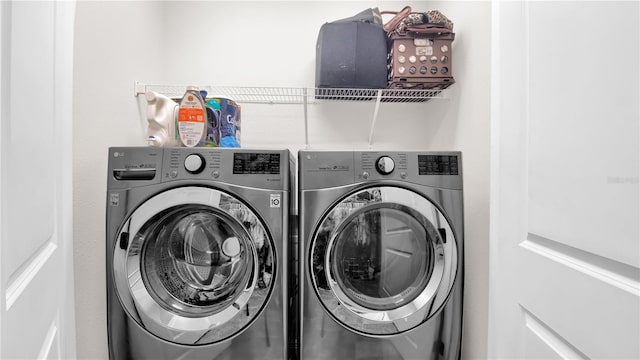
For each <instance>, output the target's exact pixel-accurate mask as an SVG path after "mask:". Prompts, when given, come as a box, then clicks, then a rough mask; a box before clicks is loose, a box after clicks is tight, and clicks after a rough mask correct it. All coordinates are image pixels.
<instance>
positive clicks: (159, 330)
mask: <svg viewBox="0 0 640 360" xmlns="http://www.w3.org/2000/svg"><path fill="white" fill-rule="evenodd" d="M273 249H274V247H273V244H272V240H271V239H270V237H269V236H268V234H267V232H266V231H265V228H264V226H263V225H262V222H261V221H260V220H259V218H258V217H257V216H256V214H255V213H254V212H253V211H252V210H251V209H250V208H249V207H247V206H246V205H245V204H244V203H242V202H241V201H239V200H238V199H236V198H235V197H233V196H231V195H229V194H227V193H224V192H221V191H217V190H214V189H210V188H204V187H182V188H176V189H172V190H169V191H166V192H163V193H161V194H159V195H156V196H155V197H152V198H151V199H149V200H148V201H146V202H145V203H143V204H142V205H141V206H140V207H138V208H137V209H136V210H135V211H134V212H133V213H132V214H131V216H130V217H129V218H128V219H127V221H126V222H125V223H124V226H123V227H122V229H121V231H120V234H119V240H118V244H117V245H116V249H115V254H114V264H113V266H114V277H115V278H114V281H115V284H116V289H117V290H118V296H119V298H120V300H121V302H122V304H123V306H124V307H125V308H126V309H127V312H128V314H129V316H131V317H132V318H134V319H135V320H136V321H137V322H138V324H140V326H142V327H144V328H145V329H146V330H148V331H149V332H151V333H152V334H154V335H156V336H158V337H160V338H163V339H165V340H167V341H171V342H174V343H179V344H185V345H193V344H211V343H215V342H218V341H222V340H225V339H228V338H230V337H233V336H234V335H237V334H239V333H240V332H242V331H243V330H244V329H246V328H247V327H248V326H249V325H250V324H251V323H252V322H253V321H254V319H255V318H256V317H257V316H258V315H259V314H260V313H261V312H262V310H263V308H264V306H265V304H266V303H267V301H268V299H269V297H270V294H271V288H272V285H273V283H274V282H273V280H274V279H273V276H274V275H275V273H274V269H275V265H276V264H275V257H274V253H273V251H274V250H273Z"/></svg>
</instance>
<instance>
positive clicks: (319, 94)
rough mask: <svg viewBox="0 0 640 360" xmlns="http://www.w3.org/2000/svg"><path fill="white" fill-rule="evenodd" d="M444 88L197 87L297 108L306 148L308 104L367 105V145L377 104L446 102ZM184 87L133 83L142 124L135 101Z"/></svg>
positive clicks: (178, 92)
mask: <svg viewBox="0 0 640 360" xmlns="http://www.w3.org/2000/svg"><path fill="white" fill-rule="evenodd" d="M447 87H448V85H443V86H441V87H435V88H430V89H424V88H420V89H417V88H412V89H346V88H286V87H237V86H209V85H205V86H199V88H200V89H201V90H205V91H206V92H207V97H216V96H224V97H228V98H231V99H233V100H235V101H236V102H238V103H240V104H242V103H245V104H299V105H302V108H303V110H304V128H305V130H304V132H305V144H307V146H309V127H308V123H309V121H308V112H307V108H308V107H309V106H308V105H309V104H313V103H322V102H335V101H371V102H372V103H373V117H372V119H371V129H370V132H369V145H371V143H372V140H373V132H374V129H375V125H376V119H377V117H378V110H379V108H380V104H381V103H409V102H410V103H416V102H425V101H427V100H430V99H446V98H447V94H446V91H445V89H446V88H447ZM186 89H187V86H186V85H148V84H142V83H139V82H137V81H136V82H135V83H134V95H135V96H136V97H137V98H138V106H139V110H140V116H141V119H142V120H143V123H146V122H145V121H146V115H145V114H146V113H145V110H144V109H145V106H146V100H145V97H144V96H142V97H138V96H139V95H143V94H145V93H146V92H147V91H153V92H156V93H159V94H162V95H164V96H167V97H169V98H172V99H175V100H176V101H177V100H178V99H180V98H182V96H183V95H184V93H185V91H186Z"/></svg>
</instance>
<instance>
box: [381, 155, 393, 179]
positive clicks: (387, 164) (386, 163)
mask: <svg viewBox="0 0 640 360" xmlns="http://www.w3.org/2000/svg"><path fill="white" fill-rule="evenodd" d="M395 168H396V164H395V162H394V161H393V159H392V158H391V157H390V156H381V157H379V158H378V160H376V170H377V171H378V172H379V173H380V174H382V175H389V174H391V173H392V172H393V170H394V169H395Z"/></svg>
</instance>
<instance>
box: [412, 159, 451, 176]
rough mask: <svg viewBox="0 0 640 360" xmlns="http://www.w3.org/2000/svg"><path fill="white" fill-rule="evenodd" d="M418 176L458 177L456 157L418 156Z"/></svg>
mask: <svg viewBox="0 0 640 360" xmlns="http://www.w3.org/2000/svg"><path fill="white" fill-rule="evenodd" d="M418 174H419V175H458V157H457V156H455V155H454V156H451V155H418Z"/></svg>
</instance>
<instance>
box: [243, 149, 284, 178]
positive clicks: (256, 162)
mask: <svg viewBox="0 0 640 360" xmlns="http://www.w3.org/2000/svg"><path fill="white" fill-rule="evenodd" d="M233 173H234V174H280V154H265V153H235V154H233Z"/></svg>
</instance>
